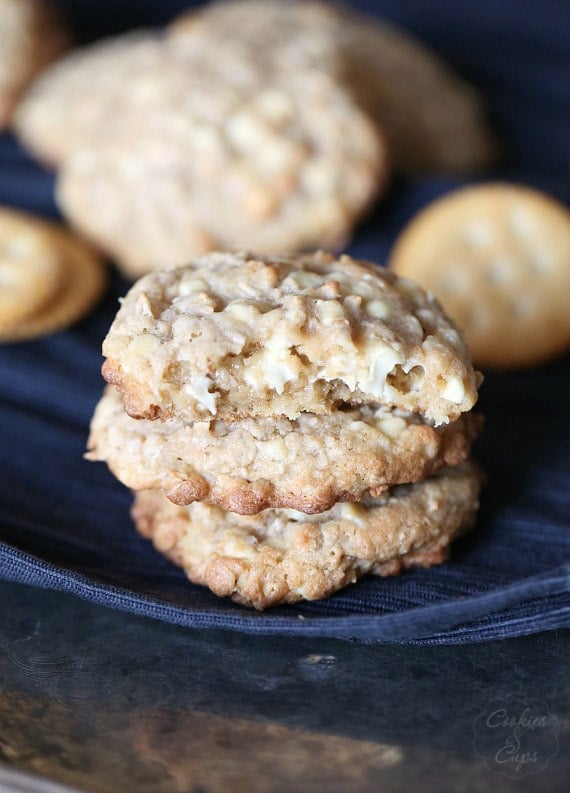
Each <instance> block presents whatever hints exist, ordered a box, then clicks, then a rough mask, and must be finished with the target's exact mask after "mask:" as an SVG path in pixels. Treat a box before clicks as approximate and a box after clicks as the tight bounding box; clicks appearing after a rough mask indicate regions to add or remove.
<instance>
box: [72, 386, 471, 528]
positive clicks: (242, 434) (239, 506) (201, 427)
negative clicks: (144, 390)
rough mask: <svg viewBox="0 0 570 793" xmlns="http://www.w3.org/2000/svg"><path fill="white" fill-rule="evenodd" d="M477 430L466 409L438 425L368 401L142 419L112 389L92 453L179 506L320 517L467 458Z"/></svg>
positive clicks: (97, 420) (99, 412) (120, 475)
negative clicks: (190, 418)
mask: <svg viewBox="0 0 570 793" xmlns="http://www.w3.org/2000/svg"><path fill="white" fill-rule="evenodd" d="M479 426H480V417H479V416H473V415H471V414H469V415H466V416H462V417H460V418H459V419H458V420H457V421H455V422H453V423H452V424H446V425H442V426H441V427H439V428H437V429H435V428H434V427H432V426H430V425H427V424H425V423H423V422H422V421H421V419H420V418H419V417H418V416H413V415H407V414H401V413H398V412H397V411H391V410H389V409H388V408H369V407H366V406H362V407H360V408H353V409H350V410H337V411H335V412H334V413H333V414H332V415H330V416H315V415H314V414H311V413H302V414H301V415H300V416H299V417H298V418H297V419H294V420H290V419H286V418H257V419H241V420H239V421H234V422H232V423H231V424H227V423H225V422H223V421H219V420H215V419H214V420H212V421H202V422H196V423H194V424H184V423H183V422H180V421H178V420H177V419H169V420H167V421H164V422H160V421H148V420H145V419H142V420H136V419H132V418H130V416H128V415H127V414H126V413H125V412H124V410H123V405H122V401H121V398H120V395H119V394H118V393H117V391H116V390H115V389H111V388H109V387H108V388H107V390H106V393H105V395H104V396H103V398H102V399H101V401H100V402H99V405H98V406H97V409H96V411H95V415H94V417H93V420H92V423H91V433H90V437H89V442H88V448H89V450H90V451H89V453H88V454H87V459H89V460H100V461H104V462H106V463H107V465H108V466H109V468H110V469H111V471H112V472H113V474H114V475H115V476H116V477H117V479H119V481H121V482H122V483H123V484H124V485H126V486H127V487H130V488H131V489H133V490H143V489H144V490H146V489H156V490H158V489H163V490H164V491H166V494H167V496H168V497H169V498H170V500H171V501H173V502H174V503H177V504H181V505H184V504H189V503H191V502H193V501H196V500H200V501H206V502H208V503H209V504H217V505H219V506H221V507H223V508H224V509H228V510H231V511H232V512H238V513H240V514H245V515H254V514H256V513H257V512H260V511H261V510H263V509H266V508H267V507H285V508H292V509H297V510H300V511H302V512H307V513H315V512H322V511H324V510H326V509H329V508H330V507H332V506H333V504H335V503H336V502H337V501H356V500H358V499H359V498H360V497H361V496H362V494H363V493H364V492H365V491H367V490H371V491H373V492H374V494H375V495H378V494H379V493H381V492H383V491H384V490H387V489H388V488H389V487H390V486H391V485H394V484H399V483H408V482H415V481H417V480H418V479H423V478H424V477H426V476H428V475H430V474H432V473H434V472H435V471H437V470H438V469H440V468H442V467H443V466H449V465H457V464H459V463H461V462H463V461H464V460H465V459H466V458H467V457H468V455H469V451H470V445H471V441H472V440H473V438H474V437H475V435H476V434H477V432H478V429H479Z"/></svg>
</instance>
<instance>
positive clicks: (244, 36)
mask: <svg viewBox="0 0 570 793" xmlns="http://www.w3.org/2000/svg"><path fill="white" fill-rule="evenodd" d="M169 37H170V41H171V42H172V43H173V44H174V45H175V46H177V47H178V48H180V49H181V50H184V48H188V49H189V48H191V47H192V46H195V42H196V40H199V39H200V38H203V39H210V40H211V41H214V42H216V46H215V49H217V50H221V49H223V47H224V43H225V42H226V41H227V40H228V39H230V38H231V39H235V38H236V37H237V38H238V39H239V40H240V41H241V44H242V46H243V47H250V48H252V47H259V46H263V44H265V45H267V46H272V45H273V44H274V42H275V40H276V39H277V40H278V41H279V42H280V46H281V67H282V68H283V69H287V68H290V66H291V64H292V63H298V62H299V60H300V59H301V58H302V59H303V60H304V62H305V64H308V65H310V66H312V67H313V68H315V67H317V66H319V67H322V66H323V64H325V65H326V68H327V69H328V70H329V72H330V73H335V74H336V75H337V78H338V79H342V80H343V81H344V82H345V83H346V85H347V86H348V87H349V88H350V89H351V90H352V92H353V93H354V94H355V95H356V97H357V98H358V99H359V101H360V103H361V105H362V107H364V108H365V109H366V110H367V111H368V112H369V113H370V114H371V116H372V117H373V118H374V119H375V120H376V122H377V123H378V124H379V125H380V127H381V129H382V130H383V131H384V132H385V133H386V135H387V138H388V142H389V144H390V149H391V152H392V154H393V155H394V165H395V168H396V169H398V170H400V171H403V172H407V173H417V172H425V171H436V172H457V173H461V172H466V173H469V172H473V171H477V170H480V169H481V168H484V167H486V166H488V165H489V164H490V162H492V160H493V159H494V158H495V155H496V150H497V146H496V143H495V140H494V138H493V135H492V134H491V132H490V130H489V128H488V125H487V123H486V120H485V118H484V114H483V111H482V107H481V102H480V99H479V97H478V96H477V94H476V92H475V91H474V90H473V89H472V88H471V86H469V85H467V84H466V83H465V82H464V81H463V80H461V79H460V78H459V77H458V76H457V75H456V74H454V73H453V71H452V69H451V68H450V67H448V66H447V65H446V64H445V63H444V62H443V61H442V60H441V59H440V58H439V57H438V56H437V54H436V53H435V52H433V51H431V50H430V48H429V47H428V46H427V45H425V44H423V43H422V42H420V41H418V40H417V39H415V38H414V37H413V36H411V35H410V34H409V33H407V32H405V31H403V30H401V29H399V28H397V27H395V26H393V25H391V24H388V23H386V22H384V21H382V22H380V21H377V20H375V19H374V18H371V17H366V16H364V15H362V14H357V13H355V12H353V11H349V10H344V9H341V8H338V7H335V6H334V5H329V4H327V3H322V2H294V1H291V2H283V0H238V2H236V1H235V0H234V1H233V2H227V0H222V1H221V2H215V3H210V4H208V5H206V6H203V7H200V8H198V9H191V10H190V11H185V12H183V13H182V14H181V15H180V16H179V17H178V18H177V19H175V21H174V22H173V23H172V24H171V26H170V28H169ZM260 43H261V44H260Z"/></svg>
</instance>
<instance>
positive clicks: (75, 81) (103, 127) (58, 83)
mask: <svg viewBox="0 0 570 793" xmlns="http://www.w3.org/2000/svg"><path fill="white" fill-rule="evenodd" d="M166 61H167V58H166V56H165V53H164V49H163V47H162V46H161V39H160V36H159V35H158V34H157V33H154V32H152V31H136V32H134V33H128V34H125V35H123V36H117V37H115V38H110V39H104V40H103V41H97V42H96V43H94V44H91V45H89V46H86V47H82V48H80V49H76V50H73V51H72V52H70V53H69V54H68V55H67V56H66V57H65V58H62V59H61V60H59V61H58V62H57V63H56V64H54V65H53V66H51V67H50V68H49V69H47V70H46V71H45V72H44V74H42V75H41V76H40V77H39V78H38V79H37V80H36V81H35V82H34V84H33V85H32V87H31V88H30V90H29V91H28V92H27V94H26V96H25V97H24V99H23V100H22V102H21V104H20V105H19V107H18V110H17V112H16V114H15V117H14V121H13V127H14V131H15V132H16V134H17V136H18V138H19V139H20V142H21V143H22V144H23V145H24V146H25V147H26V148H27V149H28V150H29V151H30V152H31V153H32V154H33V155H34V156H35V157H37V159H39V160H40V161H41V162H43V163H45V164H46V165H49V166H51V167H56V166H59V165H61V164H62V162H63V161H64V160H65V159H66V158H67V157H68V156H69V155H70V154H71V153H72V152H73V151H75V150H76V149H77V148H80V147H82V146H85V145H87V144H88V143H89V141H94V142H96V143H98V144H99V145H101V142H102V140H103V139H104V138H105V136H106V134H107V133H109V132H111V131H112V129H113V124H114V120H115V118H116V115H117V113H121V112H122V111H123V109H124V105H125V103H127V104H129V105H132V106H133V112H136V110H137V108H138V106H139V104H144V103H145V102H146V101H147V96H148V94H152V93H153V92H155V91H156V92H158V91H159V90H160V86H161V78H162V74H163V70H164V69H166V68H168V67H167V66H165V62H166Z"/></svg>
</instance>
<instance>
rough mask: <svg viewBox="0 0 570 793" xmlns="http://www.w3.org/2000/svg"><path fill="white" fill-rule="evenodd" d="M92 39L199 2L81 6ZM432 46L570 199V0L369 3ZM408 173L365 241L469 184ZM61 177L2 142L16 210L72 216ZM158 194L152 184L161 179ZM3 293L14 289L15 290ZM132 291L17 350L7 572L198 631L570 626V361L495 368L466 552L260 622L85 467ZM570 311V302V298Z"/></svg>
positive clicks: (422, 631) (367, 245) (521, 162)
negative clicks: (170, 549) (147, 532)
mask: <svg viewBox="0 0 570 793" xmlns="http://www.w3.org/2000/svg"><path fill="white" fill-rule="evenodd" d="M67 5H68V8H69V11H70V16H71V19H72V21H73V22H74V24H75V26H76V27H77V28H78V32H79V33H80V35H81V36H82V38H83V39H84V40H87V39H89V38H90V37H93V36H94V35H96V34H97V35H100V34H102V33H112V32H116V31H118V30H121V29H125V28H127V27H128V26H130V25H133V26H134V25H140V24H149V23H161V22H164V21H166V20H167V19H168V17H169V16H170V15H171V14H172V13H174V12H175V11H176V10H177V9H178V8H180V7H181V6H182V5H183V4H182V3H181V2H174V1H173V0H171V2H166V0H160V1H159V0H154V2H152V1H151V0H146V2H142V0H130V2H127V0H124V2H117V0H105V2H103V0H84V2H79V0H69V2H68V3H67ZM355 5H358V6H359V7H360V8H366V9H367V10H368V11H370V12H373V13H377V14H378V15H385V17H386V18H388V19H391V20H393V21H396V22H400V23H402V24H404V25H406V26H407V27H408V28H409V29H410V30H412V31H413V32H414V33H416V34H417V35H419V36H421V37H423V38H424V39H425V40H426V41H428V42H430V43H431V44H432V45H433V46H434V47H435V48H436V49H438V50H439V52H440V53H441V54H442V55H444V57H446V58H447V59H448V61H449V62H450V63H451V64H453V65H454V66H455V67H456V68H457V69H458V70H459V71H460V72H461V73H462V74H463V75H464V76H465V77H467V78H468V79H470V80H471V81H472V82H473V83H474V84H475V85H476V86H478V87H479V88H480V90H481V91H482V92H483V93H484V95H485V96H486V98H487V104H488V108H489V114H490V117H491V119H492V121H493V124H494V125H495V127H496V129H497V131H498V133H499V134H500V136H501V138H502V140H503V142H504V145H505V156H504V158H503V161H502V162H501V163H500V165H499V166H498V168H497V169H496V170H495V172H494V173H493V174H490V176H491V177H493V178H497V177H498V178H505V179H512V180H519V181H522V182H525V183H528V184H531V185H535V186H537V187H540V188H543V189H546V190H548V191H549V192H550V193H552V194H553V195H555V196H558V197H559V198H561V199H562V200H565V201H566V202H568V200H569V199H570V181H569V172H568V164H569V162H570V151H569V146H570V135H569V132H570V81H569V80H568V75H569V74H570V3H568V2H566V0H559V1H558V2H557V1H556V0H477V1H475V0H463V1H462V2H459V1H458V2H455V3H434V2H433V0H413V1H412V0H409V1H408V2H406V3H402V2H400V0H385V2H384V1H383V2H375V3H373V2H368V3H363V2H362V3H355ZM458 184H459V182H458V181H457V180H453V179H449V178H444V177H441V178H438V177H425V178H421V179H420V178H418V179H406V180H404V179H401V180H398V181H396V182H395V183H394V185H393V187H392V188H391V190H390V193H389V195H388V196H387V197H386V198H385V199H384V200H383V201H382V202H381V204H380V206H379V207H378V209H377V211H376V212H375V214H374V216H373V217H372V219H371V220H370V221H369V222H367V224H366V225H365V226H364V227H363V228H362V229H361V230H360V232H359V233H358V235H357V236H356V238H355V240H354V242H353V244H352V246H351V248H350V251H351V252H352V253H354V254H356V255H362V256H366V257H368V258H371V259H374V260H376V261H383V260H385V258H386V255H387V252H388V250H389V247H390V245H391V243H392V241H393V240H394V238H395V236H396V234H397V233H398V231H399V230H400V229H401V228H402V226H403V224H404V223H405V222H406V221H407V219H408V218H409V217H411V216H412V215H413V214H414V213H415V212H416V211H417V210H418V209H419V208H420V207H422V206H423V205H424V204H426V203H427V202H428V201H430V200H431V199H433V198H435V197H436V196H438V195H440V194H442V193H444V192H446V191H447V190H449V189H451V188H453V187H454V186H456V185H458ZM52 188H53V184H52V179H51V177H50V175H49V174H47V173H45V172H44V171H42V170H41V169H40V168H39V167H38V166H36V165H34V164H33V163H31V162H30V161H29V160H28V159H27V158H26V157H25V156H24V154H23V153H22V152H21V151H20V149H19V148H18V146H17V145H16V143H15V142H14V141H13V139H11V138H9V137H8V136H4V138H1V139H0V203H6V204H10V205H14V206H19V207H24V208H28V209H32V210H35V211H37V212H40V213H43V214H46V215H54V214H56V212H55V207H54V204H53V199H52ZM149 189H150V188H149ZM569 267H570V252H569ZM0 288H1V287H0ZM125 289H126V284H125V283H124V282H122V281H121V280H120V279H119V278H118V277H117V276H116V277H115V278H114V280H113V283H112V285H111V288H110V290H109V293H108V295H107V297H106V299H105V300H104V302H103V303H102V305H101V306H100V307H99V308H98V309H97V311H95V312H94V313H93V314H92V315H91V316H90V317H89V318H88V319H87V320H86V321H84V322H82V323H80V324H79V325H77V326H75V327H74V328H73V329H72V330H70V331H68V332H65V333H60V334H57V335H54V336H52V337H50V338H48V339H44V340H41V341H37V342H34V343H30V344H20V345H11V346H4V347H3V348H1V349H0V471H1V473H0V541H1V544H0V575H1V576H3V577H5V578H7V579H11V580H14V581H20V582H24V583H28V584H32V585H36V586H38V587H47V588H54V589H61V590H65V591H68V592H72V593H75V594H76V595H78V596H80V597H84V598H86V599H88V600H92V601H94V602H97V603H100V604H102V605H106V606H112V607H116V608H121V609H124V610H127V611H132V612H133V613H137V614H143V615H147V616H150V617H154V618H157V619H163V620H168V621H171V622H175V623H178V624H181V625H187V626H204V627H225V628H232V629H235V630H240V631H247V632H250V633H260V632H264V633H276V634H277V633H279V634H302V635H312V636H342V637H347V638H354V639H360V640H361V641H391V642H402V643H417V644H446V643H466V642H475V641H483V640H489V639H496V638H501V637H509V636H519V635H523V634H528V633H532V632H535V631H540V630H546V629H552V628H559V627H562V626H564V625H568V624H569V619H570V602H569V596H568V590H569V587H568V584H569V580H570V565H569V564H568V562H569V559H570V554H569V536H570V495H569V492H570V459H569V441H570V422H569V421H568V415H567V410H568V405H569V401H570V400H569V397H570V361H569V360H568V358H567V359H566V360H561V361H558V362H556V363H553V364H551V365H549V366H546V367H543V368H540V369H535V370H532V371H528V372H515V373H509V374H489V375H488V376H487V379H486V382H485V384H484V387H483V389H482V392H481V401H480V406H481V409H482V410H483V411H484V413H485V414H486V416H487V425H486V429H485V432H484V435H483V437H482V438H481V440H480V441H479V442H478V444H477V447H476V456H477V457H478V458H479V459H480V461H481V462H482V464H483V466H484V467H485V468H486V470H487V472H488V474H489V483H488V485H487V486H486V488H485V490H484V493H483V499H482V506H481V512H480V516H479V521H478V528H477V530H476V531H475V532H473V533H472V534H471V535H469V536H466V537H465V538H463V539H461V540H459V541H458V542H457V543H456V545H455V547H454V553H453V558H452V561H451V562H449V563H447V564H445V565H442V566H440V567H436V568H433V569H430V570H415V571H410V572H408V573H406V574H405V575H402V576H401V577H399V578H394V579H381V580H379V579H376V578H368V579H365V580H363V581H361V582H360V583H358V584H357V585H355V586H353V587H350V588H348V589H346V590H344V591H343V592H340V593H338V594H337V595H335V596H333V597H331V598H330V599H328V600H326V601H323V602H315V603H307V604H303V605H300V606H295V607H282V608H278V609H275V610H273V611H270V612H267V613H264V614H258V613H255V612H252V611H249V610H247V609H244V608H241V607H239V606H237V605H234V604H232V603H231V602H229V601H227V600H220V599H218V598H215V597H214V596H213V595H211V594H210V593H209V592H208V591H207V590H206V589H203V588H201V587H196V586H193V585H191V584H189V583H188V582H187V581H186V580H185V578H184V576H183V574H182V573H181V572H180V571H179V570H178V569H177V568H175V567H174V566H172V565H171V564H169V563H168V562H167V561H165V560H164V559H162V558H161V557H160V556H158V555H157V554H156V553H155V552H154V551H153V550H152V549H151V547H150V544H149V543H147V542H145V541H144V540H142V539H141V538H139V537H138V535H137V534H136V533H135V531H134V530H133V528H132V526H131V523H130V520H129V516H128V509H129V504H130V500H131V499H130V495H129V493H128V492H127V491H126V490H125V489H124V488H123V487H122V486H121V485H119V484H118V483H117V482H116V481H115V480H114V479H113V477H112V476H111V475H110V474H109V473H108V472H107V470H106V469H105V467H104V466H103V465H94V464H92V463H87V462H85V461H83V460H82V453H83V451H84V446H85V439H86V434H87V427H88V422H89V418H90V416H91V413H92V411H93V408H94V406H95V403H96V401H97V399H98V397H99V395H100V392H101V388H102V381H101V378H100V374H99V367H100V364H101V357H100V345H101V340H102V338H103V336H104V334H105V332H106V330H107V328H108V326H109V324H110V322H111V319H112V317H113V314H114V312H115V310H116V307H117V297H118V295H120V294H121V293H122V292H124V290H125ZM569 310H570V296H569Z"/></svg>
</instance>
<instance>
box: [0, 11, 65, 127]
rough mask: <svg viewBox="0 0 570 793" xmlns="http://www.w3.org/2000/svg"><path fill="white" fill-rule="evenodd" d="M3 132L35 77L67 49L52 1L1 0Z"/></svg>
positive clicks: (0, 124)
mask: <svg viewBox="0 0 570 793" xmlns="http://www.w3.org/2000/svg"><path fill="white" fill-rule="evenodd" d="M0 42H1V46H0V130H1V129H5V128H6V127H7V126H8V124H9V123H10V120H11V118H12V115H13V113H14V109H15V107H16V106H17V104H18V101H19V100H20V97H21V95H22V93H23V92H24V91H25V90H26V88H27V87H28V85H29V84H30V83H31V81H32V80H33V79H34V77H35V76H36V75H37V74H38V73H39V72H40V71H42V69H44V68H45V67H46V66H47V65H48V64H49V63H51V61H53V60H55V59H56V58H57V57H58V56H59V55H60V54H61V53H62V52H63V51H64V49H65V48H66V47H67V44H68V33H67V30H66V27H65V24H64V22H63V19H62V18H61V16H60V14H59V11H58V9H57V8H56V7H55V5H54V4H52V3H51V2H50V1H49V0H0Z"/></svg>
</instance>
